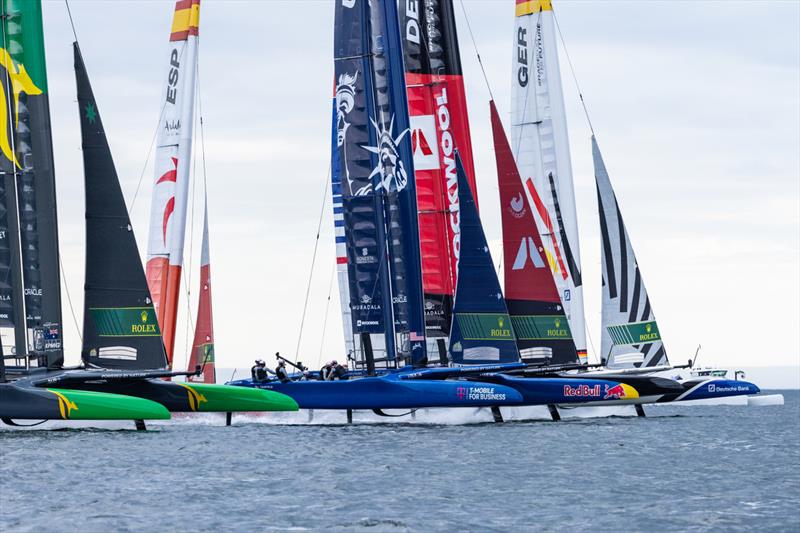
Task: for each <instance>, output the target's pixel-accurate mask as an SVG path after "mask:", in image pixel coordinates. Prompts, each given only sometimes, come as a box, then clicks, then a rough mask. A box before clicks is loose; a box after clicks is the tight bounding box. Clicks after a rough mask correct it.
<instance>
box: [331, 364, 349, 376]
mask: <svg viewBox="0 0 800 533" xmlns="http://www.w3.org/2000/svg"><path fill="white" fill-rule="evenodd" d="M331 373H332V374H333V379H347V376H345V374H347V370H346V369H345V368H344V366H342V365H336V366H335V367H333V369H332V370H331Z"/></svg>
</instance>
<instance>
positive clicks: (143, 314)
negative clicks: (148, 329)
mask: <svg viewBox="0 0 800 533" xmlns="http://www.w3.org/2000/svg"><path fill="white" fill-rule="evenodd" d="M144 322H147V311H142V323H144Z"/></svg>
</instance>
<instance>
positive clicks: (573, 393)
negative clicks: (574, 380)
mask: <svg viewBox="0 0 800 533" xmlns="http://www.w3.org/2000/svg"><path fill="white" fill-rule="evenodd" d="M564 396H566V397H567V398H574V397H581V398H599V397H600V385H593V386H591V387H590V386H589V385H578V386H577V387H572V386H570V385H564Z"/></svg>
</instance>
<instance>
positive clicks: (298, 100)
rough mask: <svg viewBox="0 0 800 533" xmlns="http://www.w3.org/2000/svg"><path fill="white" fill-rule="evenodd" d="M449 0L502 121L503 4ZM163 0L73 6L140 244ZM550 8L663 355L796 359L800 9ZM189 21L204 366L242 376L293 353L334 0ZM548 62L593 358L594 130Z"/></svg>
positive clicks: (49, 16)
mask: <svg viewBox="0 0 800 533" xmlns="http://www.w3.org/2000/svg"><path fill="white" fill-rule="evenodd" d="M464 4H465V7H466V11H467V14H468V15H469V18H470V21H471V23H472V27H473V30H474V32H475V39H476V42H477V46H478V49H479V51H480V54H481V57H482V59H483V63H484V65H485V67H486V71H487V75H488V78H489V82H490V84H491V89H492V92H493V93H494V96H495V98H496V100H497V105H498V108H499V110H500V112H501V115H502V116H503V117H504V120H505V122H506V126H507V125H508V111H509V102H510V96H509V94H510V77H511V72H510V70H511V54H512V29H513V13H514V2H513V0H481V1H469V0H468V1H466V2H464ZM173 5H174V2H171V1H164V2H161V1H152V2H141V1H130V2H127V1H115V2H105V1H77V0H73V1H72V2H71V6H72V12H73V16H74V19H75V26H76V28H77V33H78V37H79V38H80V42H81V45H82V50H83V55H84V59H85V61H86V64H87V68H88V70H89V75H90V78H91V80H92V84H93V87H94V92H95V95H96V97H97V101H98V105H99V110H100V113H101V115H102V117H103V121H104V124H105V126H106V132H107V134H108V136H109V139H110V143H111V148H112V151H113V153H114V157H115V160H116V165H117V170H118V172H119V175H120V179H121V181H122V187H123V190H124V192H125V194H126V196H127V197H128V201H129V203H130V201H131V199H132V198H133V194H134V191H135V189H136V187H137V183H138V182H139V178H140V176H141V175H142V168H143V167H144V166H145V163H146V162H147V168H146V169H145V172H144V180H143V182H142V188H141V191H140V192H139V195H138V197H137V199H136V202H135V204H134V205H133V210H132V218H133V221H134V228H135V230H136V233H137V237H138V241H139V245H140V249H141V251H142V254H144V253H145V246H146V236H147V233H148V228H147V224H148V218H149V209H150V205H149V204H150V189H151V187H152V179H153V177H152V157H151V158H150V161H149V162H148V161H147V160H148V158H147V154H148V148H149V146H150V143H151V139H152V137H153V134H154V130H155V128H156V125H157V120H158V114H159V110H160V99H161V91H162V86H163V83H164V80H165V76H166V72H165V69H164V65H165V64H166V53H167V50H166V41H167V36H168V33H169V28H170V24H171V17H172V10H173ZM555 8H556V16H557V19H558V22H559V24H560V26H561V29H562V32H563V34H564V38H565V41H566V46H567V51H568V52H569V55H570V57H571V59H572V62H573V65H574V67H575V70H576V74H577V78H578V81H579V83H580V85H581V88H582V91H583V93H584V97H585V99H586V102H587V105H588V107H589V112H590V114H591V118H592V122H593V124H594V127H595V130H596V132H597V136H598V141H599V143H600V147H601V149H602V151H603V155H604V157H605V161H606V165H607V167H608V170H609V173H610V175H611V179H612V182H613V183H614V186H615V188H616V192H617V196H618V198H619V202H620V206H621V209H622V211H623V214H624V216H625V219H626V225H627V228H628V231H629V233H630V235H631V239H632V240H633V246H634V248H635V250H636V253H637V256H638V260H639V265H640V267H641V269H642V272H643V276H644V279H645V280H646V283H647V287H648V291H649V293H650V298H651V301H652V303H653V308H654V311H655V314H656V317H657V318H658V322H659V326H660V329H661V332H662V335H663V337H664V340H665V345H666V347H667V351H668V354H669V355H670V357H671V359H672V360H673V361H683V360H685V359H687V358H689V357H691V356H692V355H693V354H694V351H695V349H696V347H697V345H698V344H702V346H703V348H702V351H701V362H702V363H707V364H710V363H717V364H720V365H726V366H729V367H736V366H743V365H747V366H754V365H790V364H791V365H797V364H798V359H799V358H800V356H799V355H798V354H799V353H800V351H799V349H798V343H799V342H800V311H799V309H800V284H799V281H798V279H799V278H800V149H799V148H798V147H799V146H800V96H799V95H800V3H798V2H795V1H786V2H769V1H758V2H710V1H701V0H700V1H699V0H693V1H690V2H689V1H687V2H680V1H665V2H655V1H647V2H633V1H629V2H615V1H606V2H586V1H567V0H564V1H559V2H557V3H556V5H555ZM457 13H458V25H459V33H460V38H461V39H460V40H461V45H462V46H461V48H462V60H463V63H464V75H465V82H466V86H467V97H468V102H469V109H470V121H471V125H472V138H473V143H474V152H475V159H476V169H477V172H476V173H477V182H478V194H479V197H480V202H481V209H482V211H481V214H482V218H483V221H484V225H485V228H486V232H487V235H488V237H489V239H490V240H491V241H492V243H493V250H494V253H495V257H496V258H499V255H498V254H499V246H500V245H499V243H500V216H499V202H498V193H497V185H496V179H497V176H496V171H495V166H494V153H493V149H492V144H491V130H490V126H489V120H488V104H487V102H488V98H489V93H488V91H487V89H486V86H485V84H484V82H483V78H482V76H481V74H480V70H479V65H478V63H477V60H476V55H475V52H474V49H473V46H472V43H471V41H470V39H469V34H468V32H467V29H466V24H465V20H464V15H463V12H462V11H461V9H460V7H459V9H458V10H457ZM200 26H201V28H200V35H201V37H200V42H201V45H200V48H201V50H200V90H201V98H202V106H203V109H202V111H203V117H204V123H205V156H206V163H207V168H208V188H209V195H210V197H209V205H210V221H211V228H210V234H211V261H212V267H211V268H212V279H213V291H214V292H213V298H214V315H215V336H216V354H217V362H218V365H219V366H222V367H234V366H239V367H242V366H249V365H250V364H252V360H253V359H254V358H255V357H257V356H261V357H264V356H269V357H268V359H269V360H270V364H271V360H272V357H271V356H272V354H273V353H274V352H275V351H278V350H280V351H281V352H282V353H284V354H289V355H293V354H294V352H295V346H296V344H297V340H298V331H299V325H300V318H301V314H302V308H303V301H304V297H305V293H306V284H307V280H308V273H309V268H310V263H311V257H312V252H313V249H314V237H315V234H316V227H317V221H318V216H319V213H320V208H321V203H322V199H323V189H324V186H325V181H326V180H327V176H328V167H329V157H330V153H329V152H330V149H329V146H330V138H329V135H330V97H331V79H332V75H333V74H332V73H333V65H332V40H333V2H332V1H330V0H327V1H302V0H287V1H260V2H256V1H239V2H234V1H227V0H226V1H217V2H215V1H212V0H203V4H202V16H201V25H200ZM45 40H46V46H47V54H48V57H47V60H48V67H49V89H50V102H51V106H52V120H53V130H54V144H55V157H56V172H57V180H58V195H59V196H58V201H59V225H60V235H61V250H62V256H63V261H64V266H65V272H64V273H63V276H64V278H65V280H66V283H67V285H68V287H69V293H70V296H71V297H72V301H73V304H74V305H75V309H76V313H77V314H78V322H79V323H80V321H81V320H82V319H81V313H82V299H83V294H82V287H83V270H84V225H83V221H84V219H83V181H82V163H81V154H80V136H79V126H78V121H77V109H76V107H77V106H76V103H75V82H74V75H73V72H72V53H71V48H70V44H71V42H72V35H71V29H70V27H69V20H68V18H67V13H66V10H65V8H64V4H63V3H62V2H56V1H54V2H45ZM562 74H563V76H564V77H565V80H564V87H565V97H566V100H567V102H566V104H567V114H568V116H569V131H570V144H571V150H572V160H573V168H574V173H575V187H576V195H577V202H578V211H579V215H578V216H579V225H580V231H581V236H580V246H581V256H582V263H583V271H584V280H585V281H584V283H585V285H584V287H585V289H584V291H585V292H584V294H585V296H584V298H585V300H586V304H587V309H586V315H587V324H588V327H589V337H590V339H591V340H592V341H593V343H594V347H596V348H598V349H599V337H600V334H599V327H600V315H599V313H600V247H599V234H598V223H597V220H598V218H597V207H596V196H595V191H594V178H593V173H592V163H591V150H590V143H589V129H588V126H587V122H586V120H585V118H584V116H583V113H582V111H581V109H580V107H579V102H578V98H577V93H576V91H575V89H574V83H573V82H572V80H571V78H569V69H568V67H567V66H566V62H565V59H564V56H563V51H562ZM199 154H200V151H199V150H198V151H196V155H199ZM198 168H199V167H198ZM197 192H198V193H201V191H200V189H198V191H197ZM197 198H198V201H199V199H200V196H198V197H197ZM326 200H327V201H328V203H327V204H326V207H325V215H324V218H323V225H322V233H321V237H320V245H319V251H318V257H317V267H316V269H315V272H314V277H313V283H312V286H311V298H310V300H309V310H308V315H307V318H306V329H305V332H304V334H303V337H302V342H301V345H300V358H301V359H302V360H303V361H305V362H306V363H312V364H314V365H316V364H317V363H318V359H319V358H320V353H322V355H321V358H322V359H330V358H335V357H338V358H341V357H342V356H343V351H344V348H343V340H342V328H341V318H340V316H339V296H338V291H337V287H336V285H335V283H334V287H333V293H332V295H331V305H330V311H329V316H328V320H327V327H326V329H325V335H324V338H323V335H322V333H323V324H324V322H325V320H324V317H325V313H326V301H327V297H328V288H329V283H330V280H331V274H332V272H333V269H334V257H335V256H334V247H333V223H332V216H331V208H330V202H329V199H326ZM190 216H191V213H190ZM194 218H195V227H194V228H193V230H192V232H193V238H188V237H187V257H189V255H188V254H189V252H190V250H189V249H188V246H189V245H190V243H193V244H194V248H193V250H192V254H191V261H192V264H191V267H192V268H190V269H188V272H189V275H191V279H190V285H189V286H190V288H191V291H192V293H193V295H194V296H196V292H197V289H196V285H197V256H198V253H199V244H200V241H199V238H200V226H199V223H200V222H201V219H202V210H201V204H200V203H198V205H197V210H196V212H195V217H194ZM98 260H102V259H99V258H98ZM188 266H189V265H186V267H188ZM191 305H192V313H194V305H195V304H194V302H192V304H191ZM64 309H65V312H64V323H65V328H64V329H65V337H66V339H65V343H66V348H67V352H68V355H67V358H68V360H69V361H71V362H76V361H77V360H78V358H79V352H80V342H79V340H78V335H77V330H76V328H75V327H74V326H73V325H72V319H71V317H70V312H69V309H68V307H67V303H66V298H65V304H64ZM182 314H183V316H182V320H181V323H180V325H179V331H178V334H177V346H176V352H177V354H178V355H177V361H178V364H179V365H180V361H181V360H185V355H184V354H185V350H186V346H187V345H188V343H190V342H191V337H192V335H193V332H192V331H189V330H187V328H186V322H185V317H186V306H185V304H184V305H183V307H182ZM321 348H322V352H321ZM589 350H590V354H591V353H592V351H593V349H592V346H591V345H590V347H589ZM220 377H221V378H227V377H228V376H220Z"/></svg>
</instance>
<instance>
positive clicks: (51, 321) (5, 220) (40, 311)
mask: <svg viewBox="0 0 800 533" xmlns="http://www.w3.org/2000/svg"><path fill="white" fill-rule="evenodd" d="M0 11H1V13H0V15H1V16H2V20H0V32H2V42H0V108H1V109H0V122H2V126H0V173H2V179H0V333H2V338H3V342H4V343H5V344H6V347H5V348H4V349H5V350H6V353H11V354H15V355H17V356H19V357H20V359H25V360H26V361H29V362H34V363H35V364H36V363H38V364H39V365H47V366H48V367H50V368H56V367H60V366H61V365H62V363H63V360H64V357H63V349H62V341H61V294H60V290H61V288H60V286H59V281H60V278H59V261H58V229H57V223H56V192H55V178H54V172H53V146H52V139H51V129H50V107H49V101H48V90H47V89H48V88H47V71H46V65H45V55H44V40H43V37H42V12H41V2H39V1H35V0H32V1H25V2H20V1H11V0H2V1H0ZM28 355H32V356H35V357H33V358H31V359H30V360H29V359H28V357H27V356H28ZM26 364H27V363H26Z"/></svg>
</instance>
